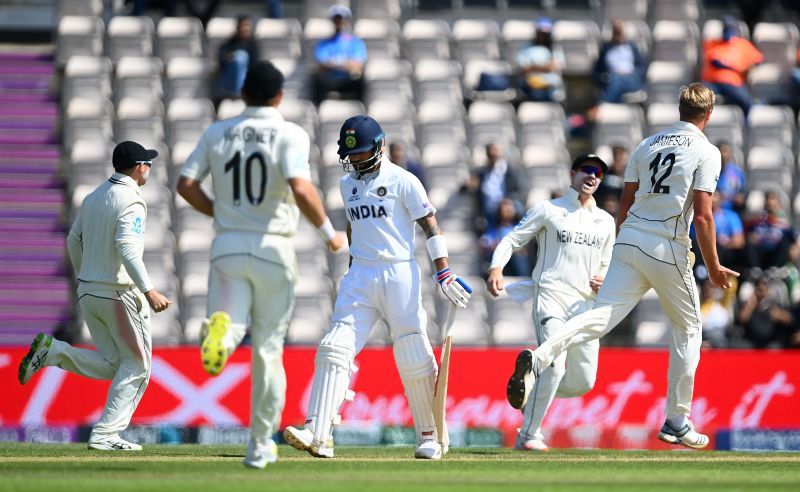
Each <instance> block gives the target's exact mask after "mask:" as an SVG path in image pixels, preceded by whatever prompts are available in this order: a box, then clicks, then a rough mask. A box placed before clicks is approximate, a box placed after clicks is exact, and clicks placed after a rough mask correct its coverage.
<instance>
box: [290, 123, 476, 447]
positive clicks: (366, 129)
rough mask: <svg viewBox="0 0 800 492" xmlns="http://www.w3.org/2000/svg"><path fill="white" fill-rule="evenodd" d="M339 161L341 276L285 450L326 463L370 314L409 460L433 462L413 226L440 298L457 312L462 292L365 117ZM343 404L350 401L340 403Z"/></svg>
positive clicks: (424, 210) (427, 351)
mask: <svg viewBox="0 0 800 492" xmlns="http://www.w3.org/2000/svg"><path fill="white" fill-rule="evenodd" d="M338 143H339V151H338V153H339V157H340V161H341V162H342V165H343V167H344V170H345V171H346V172H347V175H345V176H344V177H343V178H342V180H341V182H340V190H341V193H342V199H343V200H344V203H345V209H346V215H347V220H348V228H347V232H348V237H349V239H350V257H351V266H350V269H349V270H348V271H347V273H346V274H345V275H344V277H343V278H342V280H341V284H340V286H339V293H338V295H337V298H336V305H335V307H334V311H333V316H332V320H331V326H330V328H329V330H328V333H327V334H326V335H325V337H324V338H323V339H322V341H321V342H320V344H319V347H318V349H317V355H316V359H315V364H316V370H315V372H314V381H313V383H312V387H311V398H310V400H309V404H308V413H307V419H306V424H305V427H302V428H295V427H287V428H286V430H285V431H284V433H283V435H284V437H285V438H286V442H288V443H289V444H291V445H292V446H293V447H295V448H297V449H299V450H302V451H308V452H309V453H310V454H311V455H312V456H316V457H319V458H332V457H333V444H332V434H331V431H332V426H333V425H335V424H337V423H338V420H339V416H338V415H337V414H338V413H339V407H340V405H341V404H342V403H343V402H344V400H345V399H348V398H347V397H349V396H352V392H351V391H349V390H348V385H349V384H350V375H351V374H352V373H353V372H354V371H355V370H356V366H355V364H354V362H353V360H354V358H355V356H356V355H357V354H358V353H359V352H360V351H361V349H362V348H363V347H364V344H365V343H366V341H367V337H368V336H369V332H370V331H371V330H372V327H373V325H374V324H375V322H376V321H378V319H379V318H383V319H385V320H386V322H387V323H388V325H389V327H390V328H391V334H392V339H393V345H394V358H395V363H396V364H397V370H398V372H399V373H400V378H401V379H402V381H403V386H404V388H405V394H406V397H407V398H408V406H409V408H410V410H411V415H412V417H413V419H414V428H415V429H416V433H417V448H416V451H415V454H414V456H415V457H416V458H422V459H440V458H441V457H442V454H443V452H446V450H444V451H443V449H442V446H441V445H440V444H439V442H438V441H439V439H438V436H437V433H436V425H435V422H434V417H433V388H434V382H435V380H436V372H437V367H436V360H435V359H434V357H433V351H432V350H431V345H430V342H429V341H428V335H427V333H426V323H427V317H426V315H425V310H424V309H423V308H422V304H421V296H420V283H421V281H422V280H421V278H420V269H419V266H418V265H417V263H416V261H415V260H414V223H415V222H416V223H417V224H419V225H420V227H421V228H422V230H423V231H425V234H426V236H427V237H428V239H427V241H426V246H427V249H428V254H429V255H430V258H431V260H433V262H434V263H435V265H436V268H437V270H438V273H437V280H438V282H439V284H440V286H441V288H442V292H443V293H444V294H445V295H446V296H447V298H448V299H449V300H450V301H452V302H453V303H454V304H455V305H456V306H458V307H461V308H463V307H466V305H467V302H468V301H469V296H470V292H471V290H470V289H469V287H468V286H466V284H464V283H463V282H462V281H461V280H460V279H457V277H456V275H455V274H454V273H453V272H451V271H450V269H449V268H448V262H447V244H446V241H445V238H444V236H443V235H442V231H441V229H440V228H439V226H438V224H437V222H436V218H435V216H434V214H435V213H436V210H435V209H434V208H433V206H431V205H430V203H429V201H428V197H427V194H426V193H425V189H424V188H423V187H422V184H421V183H420V182H419V180H418V179H417V178H416V177H415V176H414V175H413V174H411V173H409V172H408V171H406V170H404V169H402V168H400V167H399V166H396V165H395V164H393V163H392V162H391V161H389V159H388V158H387V157H385V156H384V154H383V152H384V145H385V137H384V133H383V130H381V127H380V125H378V123H377V122H376V121H375V120H373V119H372V118H370V117H368V116H353V117H351V118H349V119H348V120H347V121H345V122H344V125H342V129H341V131H340V133H339V142H338ZM349 399H352V398H349Z"/></svg>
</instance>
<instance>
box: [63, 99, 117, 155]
mask: <svg viewBox="0 0 800 492" xmlns="http://www.w3.org/2000/svg"><path fill="white" fill-rule="evenodd" d="M113 122H114V106H113V105H112V104H111V101H109V100H108V99H104V98H100V97H96V98H91V97H74V98H72V99H70V101H69V103H67V109H66V122H65V127H64V143H65V145H66V146H67V148H71V146H72V145H73V144H74V143H75V142H76V141H78V140H104V141H106V140H110V139H111V138H112V137H113V136H114V126H113Z"/></svg>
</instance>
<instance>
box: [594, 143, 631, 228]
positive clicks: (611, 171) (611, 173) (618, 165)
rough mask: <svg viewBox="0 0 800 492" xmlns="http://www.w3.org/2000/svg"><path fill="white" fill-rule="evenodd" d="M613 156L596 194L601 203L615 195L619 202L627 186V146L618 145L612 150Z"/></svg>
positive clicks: (628, 155)
mask: <svg viewBox="0 0 800 492" xmlns="http://www.w3.org/2000/svg"><path fill="white" fill-rule="evenodd" d="M611 155H612V159H611V166H610V167H609V168H608V173H606V177H605V178H603V180H602V181H601V182H600V187H599V188H598V189H597V193H596V194H595V196H596V197H597V201H598V202H600V203H602V202H605V201H606V199H607V198H608V197H609V195H613V196H614V198H616V199H617V201H619V197H620V196H622V188H623V187H624V186H625V182H624V180H625V168H626V167H627V166H628V159H629V158H630V152H628V149H627V148H626V147H625V146H623V145H619V144H617V145H614V146H613V147H612V148H611ZM604 210H605V209H604ZM606 212H608V210H606ZM609 213H610V212H609Z"/></svg>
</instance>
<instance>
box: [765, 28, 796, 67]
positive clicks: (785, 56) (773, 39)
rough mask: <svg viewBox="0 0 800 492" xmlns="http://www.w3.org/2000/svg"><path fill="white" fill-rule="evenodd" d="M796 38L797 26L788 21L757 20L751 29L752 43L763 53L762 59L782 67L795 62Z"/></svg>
mask: <svg viewBox="0 0 800 492" xmlns="http://www.w3.org/2000/svg"><path fill="white" fill-rule="evenodd" d="M798 39H800V34H798V29H797V26H796V25H794V24H793V23H790V22H781V23H777V22H775V23H772V22H759V23H758V24H756V27H755V29H753V43H754V44H755V45H756V47H757V48H758V49H759V50H760V51H761V53H763V55H764V61H765V62H767V63H777V64H778V65H780V66H781V67H783V68H784V69H789V68H791V67H794V66H795V64H796V60H797V43H798Z"/></svg>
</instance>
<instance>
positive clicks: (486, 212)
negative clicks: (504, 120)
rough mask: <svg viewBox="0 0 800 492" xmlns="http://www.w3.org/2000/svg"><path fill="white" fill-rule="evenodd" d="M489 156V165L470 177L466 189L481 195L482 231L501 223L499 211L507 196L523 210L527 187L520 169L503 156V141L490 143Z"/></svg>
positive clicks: (488, 146) (479, 196)
mask: <svg viewBox="0 0 800 492" xmlns="http://www.w3.org/2000/svg"><path fill="white" fill-rule="evenodd" d="M486 159H487V161H486V166H485V167H483V168H481V169H479V170H478V172H477V173H475V174H473V175H472V176H470V178H469V180H467V183H466V184H465V186H464V189H465V191H467V192H469V193H474V194H475V195H476V196H477V198H478V209H479V211H480V219H479V223H478V224H477V228H478V230H479V231H481V232H482V231H484V230H486V229H487V228H488V227H492V226H496V225H497V210H498V207H499V206H500V202H501V201H503V199H504V198H510V199H511V200H512V201H513V202H514V206H515V208H516V210H521V209H522V204H523V203H524V199H522V198H523V190H524V189H525V187H524V186H523V185H522V183H520V176H519V174H518V173H517V171H516V170H515V169H514V168H513V167H512V166H511V165H510V164H509V163H508V161H506V159H505V157H503V148H502V147H501V146H500V144H496V143H490V144H488V145H486Z"/></svg>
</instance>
